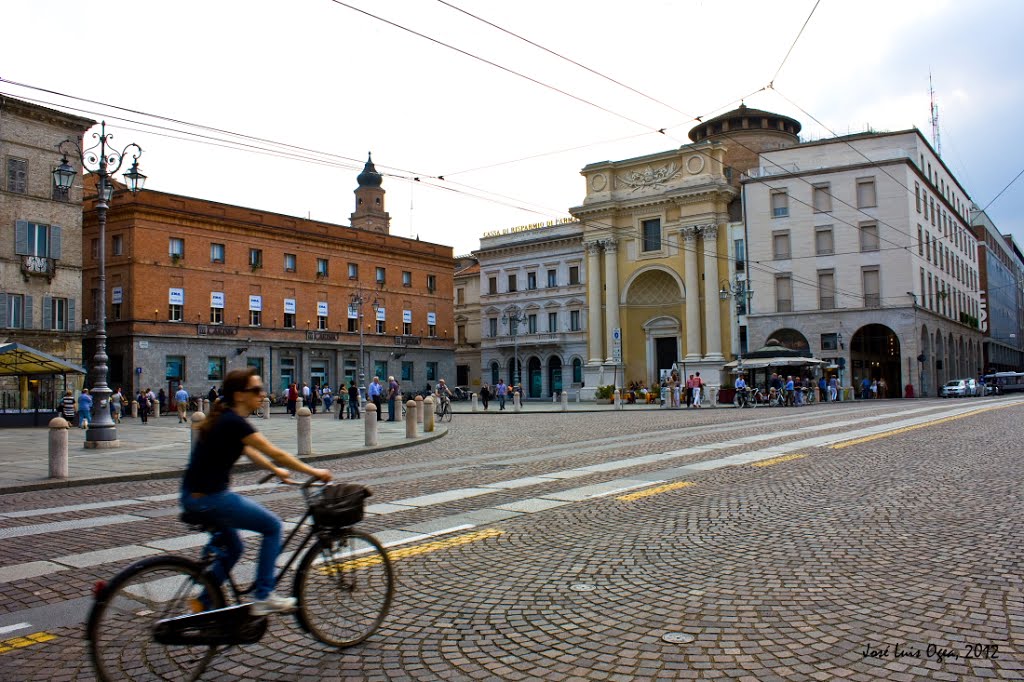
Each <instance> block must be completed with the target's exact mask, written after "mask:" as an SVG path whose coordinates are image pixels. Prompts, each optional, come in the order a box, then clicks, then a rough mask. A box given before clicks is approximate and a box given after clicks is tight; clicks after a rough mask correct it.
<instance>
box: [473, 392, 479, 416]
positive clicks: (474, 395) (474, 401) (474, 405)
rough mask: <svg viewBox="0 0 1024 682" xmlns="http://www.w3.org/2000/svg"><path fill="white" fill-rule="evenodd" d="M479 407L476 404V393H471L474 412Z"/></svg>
mask: <svg viewBox="0 0 1024 682" xmlns="http://www.w3.org/2000/svg"><path fill="white" fill-rule="evenodd" d="M479 409H480V407H479V406H478V405H477V400H476V393H474V394H473V411H474V412H476V411H477V410H479Z"/></svg>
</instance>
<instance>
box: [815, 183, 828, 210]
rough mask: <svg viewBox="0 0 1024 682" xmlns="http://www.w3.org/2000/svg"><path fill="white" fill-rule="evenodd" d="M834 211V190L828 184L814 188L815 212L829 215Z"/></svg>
mask: <svg viewBox="0 0 1024 682" xmlns="http://www.w3.org/2000/svg"><path fill="white" fill-rule="evenodd" d="M831 210H832V188H831V186H830V185H828V184H824V185H815V186H814V212H815V213H828V212H829V211H831Z"/></svg>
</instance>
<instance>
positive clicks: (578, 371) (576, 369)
mask: <svg viewBox="0 0 1024 682" xmlns="http://www.w3.org/2000/svg"><path fill="white" fill-rule="evenodd" d="M572 381H573V383H574V384H582V383H583V361H582V360H580V359H579V358H573V361H572Z"/></svg>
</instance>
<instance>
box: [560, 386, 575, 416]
mask: <svg viewBox="0 0 1024 682" xmlns="http://www.w3.org/2000/svg"><path fill="white" fill-rule="evenodd" d="M577 395H579V394H577ZM568 411H569V392H568V391H562V412H568Z"/></svg>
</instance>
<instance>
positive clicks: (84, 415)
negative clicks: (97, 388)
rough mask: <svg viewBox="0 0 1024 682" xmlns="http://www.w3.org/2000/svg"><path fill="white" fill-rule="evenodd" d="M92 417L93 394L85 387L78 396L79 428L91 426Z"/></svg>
mask: <svg viewBox="0 0 1024 682" xmlns="http://www.w3.org/2000/svg"><path fill="white" fill-rule="evenodd" d="M91 418H92V396H91V395H89V389H87V388H83V389H82V393H81V395H79V396H78V428H80V429H87V428H89V420H90V419H91Z"/></svg>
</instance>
